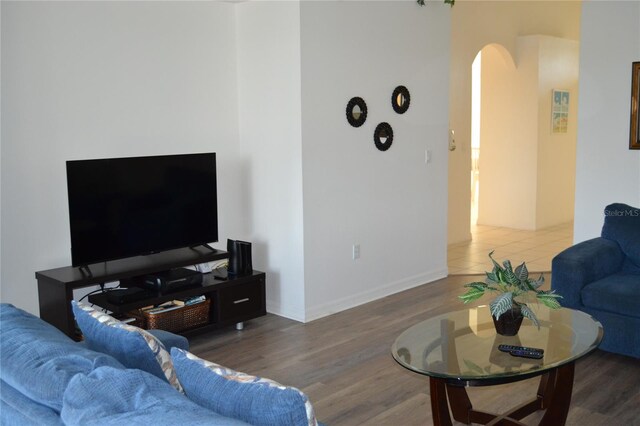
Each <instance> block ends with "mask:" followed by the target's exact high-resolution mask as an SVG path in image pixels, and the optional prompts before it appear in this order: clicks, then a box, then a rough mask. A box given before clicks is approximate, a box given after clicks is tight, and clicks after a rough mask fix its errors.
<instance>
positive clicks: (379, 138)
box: [373, 122, 393, 151]
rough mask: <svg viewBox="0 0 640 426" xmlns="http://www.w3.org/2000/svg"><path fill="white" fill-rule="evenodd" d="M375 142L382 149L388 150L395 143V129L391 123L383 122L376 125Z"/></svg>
mask: <svg viewBox="0 0 640 426" xmlns="http://www.w3.org/2000/svg"><path fill="white" fill-rule="evenodd" d="M373 142H374V143H375V144H376V148H378V149H379V150H380V151H386V150H388V149H389V148H390V147H391V144H392V143H393V129H392V128H391V126H390V125H389V123H385V122H382V123H380V124H378V125H377V126H376V130H375V131H374V132H373Z"/></svg>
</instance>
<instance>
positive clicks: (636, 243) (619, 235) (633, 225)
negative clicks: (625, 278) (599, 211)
mask: <svg viewBox="0 0 640 426" xmlns="http://www.w3.org/2000/svg"><path fill="white" fill-rule="evenodd" d="M602 237H604V238H607V239H609V240H614V241H616V242H617V243H618V244H619V245H620V248H621V249H622V252H623V253H624V254H625V255H626V256H627V258H628V259H629V260H630V261H631V262H632V263H633V265H634V266H635V267H636V268H640V209H638V208H637V207H631V206H629V205H627V204H621V203H615V204H610V205H608V206H607V207H605V209H604V225H603V227H602ZM627 269H628V268H627Z"/></svg>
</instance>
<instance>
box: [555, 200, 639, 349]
mask: <svg viewBox="0 0 640 426" xmlns="http://www.w3.org/2000/svg"><path fill="white" fill-rule="evenodd" d="M551 277H552V283H551V288H552V289H554V290H556V291H557V292H558V294H560V295H562V297H563V299H562V304H563V306H566V307H568V308H573V309H578V310H581V311H584V312H586V313H588V314H590V315H591V316H593V317H594V318H595V319H597V320H598V321H600V323H602V326H603V328H604V338H603V340H602V343H601V344H600V349H603V350H605V351H609V352H615V353H618V354H622V355H628V356H631V357H635V358H640V209H638V208H635V207H631V206H629V205H626V204H620V203H616V204H610V205H608V206H607V207H606V208H605V210H604V226H603V227H602V233H601V236H600V237H598V238H593V239H590V240H587V241H583V242H581V243H578V244H576V245H574V246H572V247H569V248H568V249H566V250H564V251H563V252H561V253H560V254H558V255H557V256H556V257H554V258H553V261H552V264H551Z"/></svg>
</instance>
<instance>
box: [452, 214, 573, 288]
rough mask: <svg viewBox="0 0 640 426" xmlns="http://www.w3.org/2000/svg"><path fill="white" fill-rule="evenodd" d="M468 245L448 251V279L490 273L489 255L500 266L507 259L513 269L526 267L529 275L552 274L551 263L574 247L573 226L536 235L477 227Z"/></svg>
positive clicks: (456, 246) (565, 225) (464, 244)
mask: <svg viewBox="0 0 640 426" xmlns="http://www.w3.org/2000/svg"><path fill="white" fill-rule="evenodd" d="M471 234H472V239H471V241H469V242H464V243H457V244H451V245H449V247H448V250H447V251H448V253H447V255H448V257H447V263H448V266H449V275H461V274H482V273H484V272H485V271H490V270H491V269H492V265H491V260H490V259H489V257H488V254H489V252H490V251H491V250H495V252H494V254H493V258H494V259H495V260H497V261H498V262H499V263H501V264H502V261H503V260H505V259H509V260H510V261H511V263H512V264H513V265H514V267H515V266H517V265H519V264H521V263H522V262H526V263H527V268H528V269H529V271H531V272H549V271H551V259H553V257H554V256H555V255H556V254H558V253H560V252H561V251H562V250H564V249H565V248H567V247H570V246H571V245H572V243H573V223H566V224H562V225H557V226H552V227H550V228H545V229H541V230H538V231H522V230H519V229H509V228H500V227H495V226H485V225H476V226H472V227H471Z"/></svg>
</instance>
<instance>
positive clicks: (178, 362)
mask: <svg viewBox="0 0 640 426" xmlns="http://www.w3.org/2000/svg"><path fill="white" fill-rule="evenodd" d="M171 356H172V357H173V360H174V365H175V367H176V371H177V374H178V378H179V379H180V382H181V383H182V385H183V387H184V390H185V394H186V395H187V397H189V398H190V399H191V400H193V401H195V402H196V403H198V404H199V405H201V406H203V407H206V408H209V409H211V410H213V411H215V412H217V413H220V414H222V415H224V416H227V417H233V418H235V419H240V420H242V421H245V422H247V423H251V424H252V425H256V426H287V425H289V426H293V425H305V426H307V425H309V426H314V425H317V422H316V418H315V414H314V411H313V407H312V406H311V402H310V401H309V398H308V397H307V396H306V395H305V394H304V393H302V392H301V391H299V390H298V389H296V388H293V387H288V386H283V385H281V384H279V383H277V382H274V381H272V380H269V379H264V378H259V377H255V376H250V375H248V374H245V373H240V372H238V371H234V370H232V369H230V368H226V367H222V366H220V365H218V364H215V363H213V362H209V361H206V360H203V359H200V358H198V357H197V356H195V355H193V354H191V353H189V352H186V351H183V350H180V349H176V348H174V349H172V350H171Z"/></svg>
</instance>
